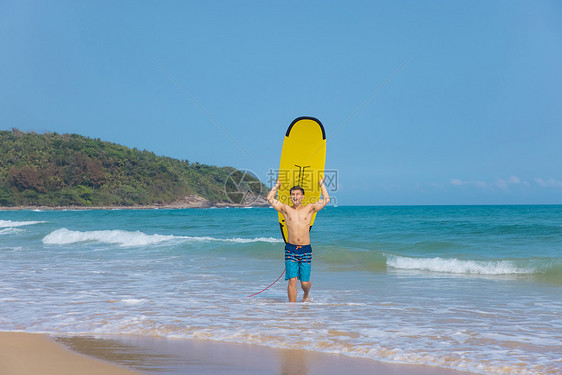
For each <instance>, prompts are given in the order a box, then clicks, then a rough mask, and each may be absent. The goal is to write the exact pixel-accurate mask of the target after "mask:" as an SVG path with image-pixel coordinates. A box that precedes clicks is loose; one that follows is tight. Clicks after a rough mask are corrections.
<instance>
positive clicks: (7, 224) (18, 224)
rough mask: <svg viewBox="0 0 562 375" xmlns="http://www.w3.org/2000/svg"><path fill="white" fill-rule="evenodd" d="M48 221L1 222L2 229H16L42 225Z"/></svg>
mask: <svg viewBox="0 0 562 375" xmlns="http://www.w3.org/2000/svg"><path fill="white" fill-rule="evenodd" d="M42 223H46V221H12V220H0V228H16V227H23V226H26V225H34V224H42Z"/></svg>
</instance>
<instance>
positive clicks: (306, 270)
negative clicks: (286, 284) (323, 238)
mask: <svg viewBox="0 0 562 375" xmlns="http://www.w3.org/2000/svg"><path fill="white" fill-rule="evenodd" d="M311 261H312V247H310V245H293V244H290V243H288V242H287V244H286V245H285V280H289V279H292V278H293V277H297V278H298V279H299V280H300V281H304V282H306V281H309V280H310V262H311Z"/></svg>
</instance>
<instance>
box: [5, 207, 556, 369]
mask: <svg viewBox="0 0 562 375" xmlns="http://www.w3.org/2000/svg"><path fill="white" fill-rule="evenodd" d="M311 236H312V246H313V269H312V279H311V280H312V291H311V297H312V300H311V302H308V303H297V304H289V303H287V302H286V300H287V296H286V283H285V281H283V280H281V281H279V282H278V283H276V284H275V285H273V286H272V287H271V288H269V289H268V290H266V291H265V292H263V293H261V294H258V295H257V296H255V297H252V298H248V297H247V296H248V295H250V294H253V293H255V292H258V291H260V290H262V289H263V288H265V287H266V286H268V285H269V284H271V283H272V282H273V281H274V280H275V279H276V278H277V277H278V276H279V275H280V274H281V272H282V271H283V256H284V254H283V242H282V239H281V236H280V233H279V227H278V224H277V214H276V212H275V211H274V210H273V209H269V208H251V209H243V208H236V209H235V208H230V209H185V210H105V211H39V210H36V211H0V262H1V264H2V271H1V272H2V273H1V276H2V277H1V278H0V302H1V303H0V330H6V331H13V330H21V331H27V332H47V333H55V334H90V335H96V334H99V335H103V334H135V335H147V336H157V337H168V338H176V339H181V338H205V339H212V340H223V341H232V342H249V343H256V344H260V345H268V346H274V347H284V348H305V349H310V350H316V351H323V352H333V353H342V354H346V355H350V356H358V357H366V358H372V359H376V360H381V361H387V362H399V363H413V364H426V365H431V366H438V367H445V368H454V369H461V370H469V371H473V372H476V373H492V374H494V373H498V374H503V373H510V374H511V373H512V374H537V373H538V374H543V373H545V374H548V373H552V374H555V373H561V372H562V344H561V343H562V298H561V297H562V206H482V207H479V206H460V207H327V208H326V209H324V210H323V211H322V212H320V213H319V214H318V217H317V219H316V223H315V225H314V228H313V230H312V233H311ZM299 292H300V291H299Z"/></svg>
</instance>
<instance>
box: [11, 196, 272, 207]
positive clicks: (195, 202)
mask: <svg viewBox="0 0 562 375" xmlns="http://www.w3.org/2000/svg"><path fill="white" fill-rule="evenodd" d="M229 207H232V208H234V207H269V204H268V203H267V200H266V199H265V198H263V197H261V196H259V197H250V198H249V199H246V200H245V201H244V202H242V203H232V202H217V203H211V202H210V201H209V200H207V199H205V198H203V197H202V196H200V195H188V196H185V197H184V198H183V199H180V200H177V201H175V202H172V203H165V204H164V203H163V204H150V205H134V206H13V207H4V206H0V211H19V210H155V209H183V208H229Z"/></svg>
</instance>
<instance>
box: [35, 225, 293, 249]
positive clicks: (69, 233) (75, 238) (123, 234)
mask: <svg viewBox="0 0 562 375" xmlns="http://www.w3.org/2000/svg"><path fill="white" fill-rule="evenodd" d="M169 241H187V242H190V241H201V242H204V241H220V242H235V243H250V242H282V240H278V239H275V238H272V237H269V238H266V237H257V238H226V239H221V238H214V237H206V236H203V237H191V236H174V235H162V234H146V233H143V232H140V231H135V232H131V231H125V230H119V229H115V230H96V231H85V232H81V231H73V230H69V229H66V228H61V229H57V230H55V231H53V232H51V233H49V234H48V235H46V236H45V237H44V238H43V243H44V244H45V245H70V244H74V243H80V242H98V243H107V244H115V245H119V246H122V247H134V246H146V245H154V244H158V243H162V242H169Z"/></svg>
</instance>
